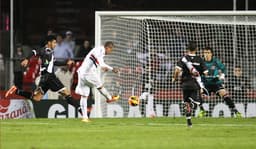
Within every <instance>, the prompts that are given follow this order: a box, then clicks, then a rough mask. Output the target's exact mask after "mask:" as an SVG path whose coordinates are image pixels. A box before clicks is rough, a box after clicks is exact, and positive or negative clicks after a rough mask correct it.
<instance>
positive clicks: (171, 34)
mask: <svg viewBox="0 0 256 149" xmlns="http://www.w3.org/2000/svg"><path fill="white" fill-rule="evenodd" d="M255 14H256V13H255V12H247V13H246V12H96V29H95V31H96V37H95V40H96V46H97V45H101V44H104V42H106V41H113V42H114V44H115V48H114V50H113V52H112V53H111V54H110V55H107V56H106V57H105V61H106V63H107V64H109V65H111V66H113V67H118V68H120V69H121V72H120V74H114V73H109V72H108V73H102V78H103V80H104V82H105V83H104V85H105V87H106V88H107V89H108V90H109V91H110V92H111V93H112V94H120V96H121V98H120V101H118V102H117V103H114V104H106V103H105V101H104V100H103V99H104V98H103V97H101V96H99V94H98V93H97V92H96V96H95V97H96V99H95V100H96V104H95V107H96V109H95V110H96V116H98V117H145V116H146V117H150V116H154V115H155V116H157V117H162V116H168V117H180V116H183V115H184V113H183V105H182V101H183V99H182V93H181V88H180V85H179V84H178V83H172V81H171V80H172V74H173V71H174V67H175V65H176V63H177V61H178V59H179V58H180V57H181V56H183V55H184V54H185V52H186V51H185V50H186V45H187V43H188V41H191V40H193V41H196V42H197V45H198V48H199V51H198V54H199V55H202V50H203V48H204V47H206V46H209V47H211V48H212V49H213V51H214V56H215V57H217V58H218V59H220V60H221V61H222V63H223V64H224V65H225V66H226V69H227V74H226V78H225V87H226V89H227V91H228V92H229V94H230V96H231V98H232V100H234V102H235V105H236V107H237V109H238V110H239V111H240V112H241V113H242V115H243V116H244V117H252V116H256V110H255V109H256V98H255V92H254V89H255V79H256V78H255V73H256V68H255V63H256V49H255V48H256V47H255V45H256V43H255V42H256V16H255ZM236 67H240V68H239V69H237V68H236ZM234 71H236V73H241V72H242V76H243V77H240V78H239V79H235V77H234ZM238 71H240V72H238ZM143 93H144V94H143ZM142 94H143V96H141V95H142ZM132 95H136V96H139V97H141V99H140V105H139V106H137V107H136V106H135V107H131V106H129V104H128V98H129V97H130V96H132ZM101 98H102V99H101ZM203 106H204V108H205V110H206V111H207V116H209V117H220V116H223V117H230V116H232V111H231V110H230V109H229V108H228V106H227V105H226V104H225V103H224V100H223V99H221V98H219V97H217V96H216V95H214V94H212V95H211V96H210V97H208V98H205V99H204V104H203ZM198 111H199V110H198V109H197V110H196V112H195V115H197V113H198Z"/></svg>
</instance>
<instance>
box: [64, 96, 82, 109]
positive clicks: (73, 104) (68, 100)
mask: <svg viewBox="0 0 256 149" xmlns="http://www.w3.org/2000/svg"><path fill="white" fill-rule="evenodd" d="M65 99H66V100H67V102H68V104H71V105H72V106H74V107H75V108H78V107H80V104H79V100H78V101H76V100H74V99H73V98H72V97H71V96H70V95H68V96H66V97H65Z"/></svg>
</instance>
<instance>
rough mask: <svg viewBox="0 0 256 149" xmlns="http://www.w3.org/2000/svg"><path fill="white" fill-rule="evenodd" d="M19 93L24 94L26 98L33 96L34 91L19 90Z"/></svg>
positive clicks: (17, 92)
mask: <svg viewBox="0 0 256 149" xmlns="http://www.w3.org/2000/svg"><path fill="white" fill-rule="evenodd" d="M16 94H17V95H20V96H23V97H25V98H28V99H31V98H32V92H27V91H23V90H19V89H18V90H17V91H16Z"/></svg>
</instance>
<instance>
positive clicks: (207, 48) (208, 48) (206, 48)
mask: <svg viewBox="0 0 256 149" xmlns="http://www.w3.org/2000/svg"><path fill="white" fill-rule="evenodd" d="M204 50H209V51H211V53H212V55H213V49H212V48H211V47H209V46H207V47H205V48H204Z"/></svg>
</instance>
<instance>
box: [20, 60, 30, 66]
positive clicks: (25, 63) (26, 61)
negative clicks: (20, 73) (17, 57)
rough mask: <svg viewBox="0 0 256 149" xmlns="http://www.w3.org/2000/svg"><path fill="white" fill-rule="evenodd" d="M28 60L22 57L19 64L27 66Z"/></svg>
mask: <svg viewBox="0 0 256 149" xmlns="http://www.w3.org/2000/svg"><path fill="white" fill-rule="evenodd" d="M28 62H29V60H28V59H24V60H23V61H22V62H21V66H23V67H27V66H28Z"/></svg>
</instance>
